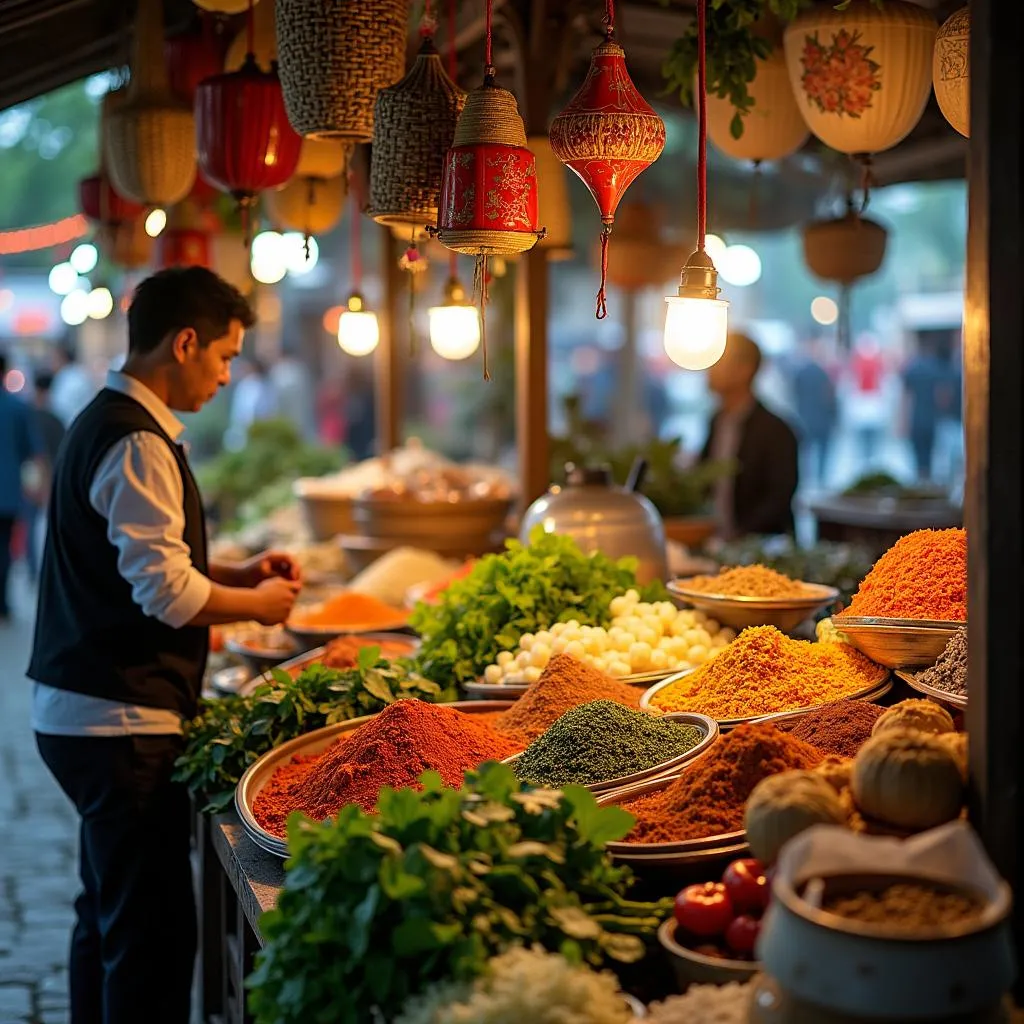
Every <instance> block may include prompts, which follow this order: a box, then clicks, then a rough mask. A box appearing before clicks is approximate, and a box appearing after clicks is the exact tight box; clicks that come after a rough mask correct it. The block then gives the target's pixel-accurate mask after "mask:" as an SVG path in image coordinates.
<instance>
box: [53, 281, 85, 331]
mask: <svg viewBox="0 0 1024 1024" xmlns="http://www.w3.org/2000/svg"><path fill="white" fill-rule="evenodd" d="M88 316H89V294H88V292H84V291H82V289H81V288H76V289H75V290H74V291H72V292H68V294H67V295H65V296H64V299H63V300H62V301H61V304H60V318H61V319H62V320H63V321H64V323H66V324H67V325H68V326H69V327H77V326H78V325H79V324H84V323H85V321H86V319H87V318H88Z"/></svg>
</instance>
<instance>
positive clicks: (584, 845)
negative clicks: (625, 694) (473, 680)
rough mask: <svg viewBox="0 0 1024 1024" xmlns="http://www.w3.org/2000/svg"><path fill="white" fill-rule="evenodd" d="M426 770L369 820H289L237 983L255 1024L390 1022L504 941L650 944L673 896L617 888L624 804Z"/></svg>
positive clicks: (615, 955)
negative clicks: (255, 945)
mask: <svg viewBox="0 0 1024 1024" xmlns="http://www.w3.org/2000/svg"><path fill="white" fill-rule="evenodd" d="M420 781H421V783H422V785H423V791H422V792H418V791H416V790H412V789H404V790H392V789H384V790H382V791H381V795H380V800H379V802H378V807H377V813H376V814H375V815H369V814H366V813H364V812H363V811H362V810H361V809H360V808H359V807H358V806H356V805H353V804H349V805H348V806H346V807H343V808H342V810H341V811H340V813H339V814H338V817H337V819H336V820H334V821H327V822H324V823H322V824H314V823H312V822H310V821H309V820H308V819H305V818H303V817H302V816H301V815H300V814H295V815H293V817H292V819H291V820H290V821H289V828H288V843H289V849H290V851H291V859H290V860H289V861H288V863H287V865H286V871H287V877H286V881H285V888H284V891H283V892H282V893H281V897H280V900H279V902H278V905H277V908H276V909H275V910H272V911H270V912H268V913H267V914H265V915H264V916H263V918H262V919H261V922H260V930H261V931H262V933H263V935H264V938H265V939H266V946H265V948H264V949H263V951H262V952H261V953H260V954H259V955H258V957H257V961H256V969H255V971H254V973H253V974H252V975H251V976H250V978H249V979H248V982H247V985H248V987H249V989H250V998H249V1006H250V1010H251V1012H252V1013H253V1015H254V1017H255V1019H256V1021H257V1024H316V1022H323V1024H328V1022H330V1024H363V1022H365V1021H369V1020H374V1019H380V1018H381V1017H382V1018H383V1019H385V1020H392V1019H393V1018H394V1016H395V1014H396V1013H398V1012H399V1011H400V1010H401V1008H402V1006H403V1005H404V1003H405V1001H406V999H407V998H408V997H409V996H410V995H415V994H416V993H419V992H423V991H424V990H426V989H427V988H428V987H429V986H430V985H432V984H434V983H436V982H439V981H442V982H443V981H446V980H449V979H453V980H470V979H472V978H474V977H477V976H479V975H481V974H482V973H483V972H484V971H485V969H486V967H487V963H488V960H489V959H490V958H491V957H492V956H494V955H495V954H498V953H500V952H502V951H503V950H505V949H508V948H509V947H511V946H517V945H525V946H530V945H531V944H533V943H537V944H539V945H542V946H543V947H545V948H547V949H549V950H552V951H555V952H560V953H562V954H563V955H565V956H566V957H567V958H568V959H569V960H570V961H571V962H575V963H583V962H585V963H589V964H594V965H600V964H602V963H604V962H606V961H607V960H614V961H620V962H634V961H636V960H638V959H640V958H641V957H642V956H643V955H644V952H645V945H644V940H645V939H650V937H651V936H652V935H653V933H654V931H655V930H656V928H657V926H658V924H659V922H660V920H662V919H663V918H664V917H665V916H666V914H667V913H668V911H669V909H670V901H669V900H662V901H660V902H659V903H656V904H652V903H635V902H631V901H629V900H626V899H625V894H626V891H627V889H628V887H629V885H630V884H631V882H632V875H631V873H630V871H629V869H628V868H626V867H617V866H615V865H613V864H612V862H611V859H610V858H609V857H608V855H607V854H606V853H605V852H604V849H603V848H604V845H605V843H607V842H609V841H611V840H616V839H621V838H622V837H623V836H624V835H626V833H627V832H628V831H629V829H630V828H631V827H632V824H633V818H632V816H631V815H630V814H628V813H626V812H625V811H623V810H621V809H620V808H617V807H604V808H601V807H598V806H597V801H596V799H595V798H594V796H593V794H591V793H590V792H589V791H587V790H586V789H583V788H582V787H579V786H569V787H567V788H566V789H565V791H564V792H562V793H559V792H556V791H552V790H537V791H533V792H531V791H529V790H527V789H524V788H523V787H522V786H521V784H520V783H519V782H518V781H517V780H516V778H515V775H514V774H513V772H512V770H511V769H510V768H508V767H507V766H505V765H500V764H497V763H494V762H491V763H489V764H485V765H483V766H482V767H481V768H480V769H479V771H478V772H475V773H473V772H469V773H467V774H466V781H465V786H464V787H463V789H462V790H456V789H448V788H445V787H444V785H443V784H442V782H441V778H440V776H439V775H438V774H437V773H436V772H425V773H424V774H423V775H422V776H421V779H420Z"/></svg>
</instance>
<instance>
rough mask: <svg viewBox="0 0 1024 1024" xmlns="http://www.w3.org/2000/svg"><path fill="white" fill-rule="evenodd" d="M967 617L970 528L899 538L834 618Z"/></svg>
mask: <svg viewBox="0 0 1024 1024" xmlns="http://www.w3.org/2000/svg"><path fill="white" fill-rule="evenodd" d="M847 615H854V616H866V617H879V618H888V619H934V620H937V621H941V622H966V621H967V531H966V530H960V529H954V530H917V531H916V532H914V533H908V534H907V535H906V536H905V537H901V538H900V539H899V540H898V541H896V543H895V544H894V545H893V546H892V547H891V548H889V550H888V551H886V553H885V554H884V555H882V557H881V558H880V559H879V560H878V561H877V562H875V565H874V568H873V569H872V570H871V572H869V573H868V574H867V576H865V577H864V579H863V580H862V581H861V585H860V587H858V589H857V593H856V594H854V595H853V600H852V601H851V602H850V607H849V608H847V609H846V610H845V611H843V612H842V613H841V614H840V615H837V616H836V619H837V620H838V621H837V622H836V625H837V626H838V628H839V629H842V619H843V617H844V616H847Z"/></svg>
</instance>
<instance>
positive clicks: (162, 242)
mask: <svg viewBox="0 0 1024 1024" xmlns="http://www.w3.org/2000/svg"><path fill="white" fill-rule="evenodd" d="M211 257H212V254H211V249H210V236H209V234H208V233H207V232H206V231H200V230H199V229H198V228H178V227H168V228H165V229H164V230H163V231H162V232H161V233H160V237H159V238H157V240H156V263H157V266H158V267H161V268H164V267H208V266H209V265H210V260H211Z"/></svg>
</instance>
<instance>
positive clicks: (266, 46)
mask: <svg viewBox="0 0 1024 1024" xmlns="http://www.w3.org/2000/svg"><path fill="white" fill-rule="evenodd" d="M252 30H253V45H252V53H253V56H254V57H255V58H256V63H257V64H258V65H259V66H260V67H261V68H262V69H263V70H264V71H270V70H272V65H273V64H274V62H275V61H276V60H277V27H276V26H275V25H274V0H260V3H258V4H257V5H256V6H255V7H254V8H253V9H252ZM248 50H249V41H248V30H247V29H245V28H243V29H242V31H241V32H239V33H238V35H237V36H235V38H234V39H233V40H232V42H231V45H230V46H229V47H228V52H227V56H226V57H225V58H224V70H225V71H237V70H238V69H239V68H240V67H241V66H242V65H243V64H244V63H245V55H246V53H248Z"/></svg>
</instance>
